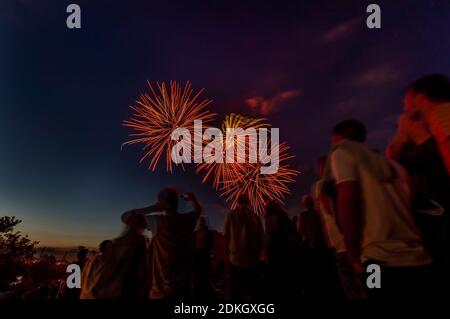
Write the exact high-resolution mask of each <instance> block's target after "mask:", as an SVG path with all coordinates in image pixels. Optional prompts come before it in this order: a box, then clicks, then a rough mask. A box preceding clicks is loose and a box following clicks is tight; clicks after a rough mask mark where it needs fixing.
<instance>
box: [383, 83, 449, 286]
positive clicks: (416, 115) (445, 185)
mask: <svg viewBox="0 0 450 319" xmlns="http://www.w3.org/2000/svg"><path fill="white" fill-rule="evenodd" d="M445 87H447V89H445ZM449 90H450V84H449V83H448V80H447V79H445V78H444V77H442V76H439V75H432V76H426V77H424V78H421V79H419V80H417V81H415V82H414V83H412V84H411V85H410V86H409V87H408V89H407V91H406V95H405V99H404V111H405V113H404V114H402V115H401V116H400V117H399V121H398V129H397V132H396V133H395V135H394V136H393V138H392V140H391V142H390V144H389V146H388V148H387V150H386V153H387V155H388V156H389V157H390V158H392V159H395V160H396V161H398V162H399V163H401V164H402V165H403V167H404V168H405V169H406V170H407V171H408V173H409V175H410V177H411V185H412V191H413V196H414V198H413V208H414V212H415V218H416V221H417V223H418V226H419V227H420V229H421V231H422V234H423V239H424V245H425V248H426V249H427V251H428V252H429V253H430V254H431V256H432V257H433V259H434V261H435V266H436V267H437V271H438V272H440V274H441V275H440V276H441V277H446V280H441V282H442V285H443V288H444V289H445V286H448V285H449V284H450V227H449V226H450V223H449V216H450V175H449V173H448V170H447V167H446V165H445V162H444V157H443V154H444V153H442V152H441V149H440V144H439V143H438V142H437V138H438V137H437V133H436V130H437V129H436V128H435V129H433V128H432V123H434V125H443V126H444V127H445V126H450V122H449V121H450V117H449V118H447V119H446V118H445V116H444V114H445V109H447V110H448V109H450V107H449V106H450V97H449V96H448V94H450V93H449V92H448V91H449ZM445 92H447V93H445ZM446 94H447V98H445V96H446ZM439 96H440V97H439ZM446 99H447V100H448V102H447V103H445V102H444V101H445V100H446ZM428 100H429V101H428ZM433 101H434V102H433ZM438 101H442V102H443V103H441V102H438ZM430 103H431V104H430ZM433 114H434V117H436V116H437V118H434V117H433ZM448 114H450V113H448ZM442 116H444V117H442ZM441 121H442V122H441Z"/></svg>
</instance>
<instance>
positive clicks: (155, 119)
mask: <svg viewBox="0 0 450 319" xmlns="http://www.w3.org/2000/svg"><path fill="white" fill-rule="evenodd" d="M148 86H149V88H150V93H151V94H147V93H143V94H141V96H140V98H139V100H138V101H136V105H135V106H132V107H131V108H132V109H133V111H134V114H133V115H132V116H131V117H130V118H129V119H128V120H125V121H124V122H123V125H124V126H125V127H129V128H131V129H132V130H133V131H134V132H133V133H130V134H129V136H130V137H131V138H132V139H131V140H130V141H128V142H126V143H124V145H127V144H142V145H143V151H144V155H143V156H142V158H141V160H140V162H143V161H144V160H145V159H147V158H148V159H150V163H149V169H151V170H152V171H154V170H155V168H156V166H157V164H158V162H159V160H160V159H161V157H162V156H163V155H165V159H166V170H167V171H169V172H172V165H173V162H172V159H171V151H172V147H173V145H174V144H175V143H176V141H173V140H172V139H171V134H172V132H173V131H174V129H176V128H179V127H183V128H186V129H188V130H189V131H190V132H191V135H192V136H194V129H193V127H194V120H202V121H203V123H207V122H209V121H211V120H213V119H214V117H215V115H216V114H214V113H211V112H209V111H208V110H206V109H205V107H206V106H207V105H208V104H209V103H211V100H208V99H204V100H202V101H198V99H199V97H200V95H201V93H202V92H203V89H202V90H199V91H197V92H196V93H195V92H194V90H193V89H192V86H191V84H190V83H189V82H186V84H185V85H184V87H182V86H181V85H179V84H178V83H176V82H175V81H171V82H170V88H169V89H168V88H167V86H166V84H165V83H164V82H163V83H161V84H160V83H157V90H155V89H154V87H153V86H152V84H151V83H150V82H148Z"/></svg>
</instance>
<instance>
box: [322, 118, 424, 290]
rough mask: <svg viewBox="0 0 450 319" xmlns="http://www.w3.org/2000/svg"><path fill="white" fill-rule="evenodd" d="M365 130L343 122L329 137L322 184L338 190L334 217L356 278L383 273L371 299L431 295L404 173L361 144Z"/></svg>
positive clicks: (419, 237)
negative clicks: (372, 268) (371, 271)
mask: <svg viewBox="0 0 450 319" xmlns="http://www.w3.org/2000/svg"><path fill="white" fill-rule="evenodd" d="M366 134H367V133H366V128H365V127H364V125H363V124H362V123H360V122H358V121H355V120H349V121H344V122H341V123H339V124H337V125H336V126H335V128H334V129H333V132H332V145H333V146H332V149H331V152H330V161H329V163H330V165H329V166H327V170H326V172H325V174H324V175H325V176H326V177H325V178H326V179H327V180H328V179H330V178H333V179H334V181H335V183H336V187H337V213H338V218H339V224H340V226H341V229H342V233H343V236H344V240H345V246H346V249H347V254H348V257H349V260H350V262H351V263H352V265H353V267H354V269H355V271H356V272H360V273H361V272H363V270H365V269H366V267H367V266H368V265H370V264H377V265H379V266H380V267H381V288H380V289H369V290H368V293H369V296H371V297H377V296H381V297H389V298H395V297H398V296H402V298H405V297H408V296H409V297H413V298H417V297H418V296H423V295H427V294H428V295H429V294H430V293H432V292H433V291H430V288H431V286H430V285H429V284H430V281H431V272H430V271H431V267H430V265H431V263H432V259H431V257H430V256H429V255H428V254H427V253H426V251H425V249H424V246H423V244H422V237H421V234H420V231H419V229H418V227H417V226H416V224H415V222H414V219H413V214H412V210H411V207H410V198H409V193H410V192H409V187H408V184H407V182H406V172H405V171H404V170H402V168H401V166H400V165H398V164H396V163H390V162H388V161H387V160H386V159H384V158H383V157H382V156H381V155H380V154H379V153H378V152H375V151H373V150H372V149H371V148H370V147H368V146H367V145H366V144H364V142H365V140H366Z"/></svg>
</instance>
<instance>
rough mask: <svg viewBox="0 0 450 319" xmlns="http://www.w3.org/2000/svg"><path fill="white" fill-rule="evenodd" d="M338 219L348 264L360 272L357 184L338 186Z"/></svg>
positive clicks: (360, 222) (359, 202)
mask: <svg viewBox="0 0 450 319" xmlns="http://www.w3.org/2000/svg"><path fill="white" fill-rule="evenodd" d="M337 188H338V202H337V210H338V214H337V215H338V218H339V223H340V225H341V228H342V233H343V236H344V242H345V246H346V249H347V254H348V258H349V260H350V262H351V263H352V265H353V267H354V268H355V270H357V271H359V272H361V271H362V268H361V257H360V256H361V241H362V227H363V225H362V214H361V209H362V207H361V206H362V205H361V202H362V198H361V189H360V184H359V182H354V181H349V182H343V183H340V184H338V186H337Z"/></svg>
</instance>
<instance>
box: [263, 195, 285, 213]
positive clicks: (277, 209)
mask: <svg viewBox="0 0 450 319" xmlns="http://www.w3.org/2000/svg"><path fill="white" fill-rule="evenodd" d="M265 213H266V216H273V215H278V214H281V213H283V208H282V207H281V205H280V203H278V202H277V201H276V200H274V199H271V200H269V201H267V203H266V207H265Z"/></svg>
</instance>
